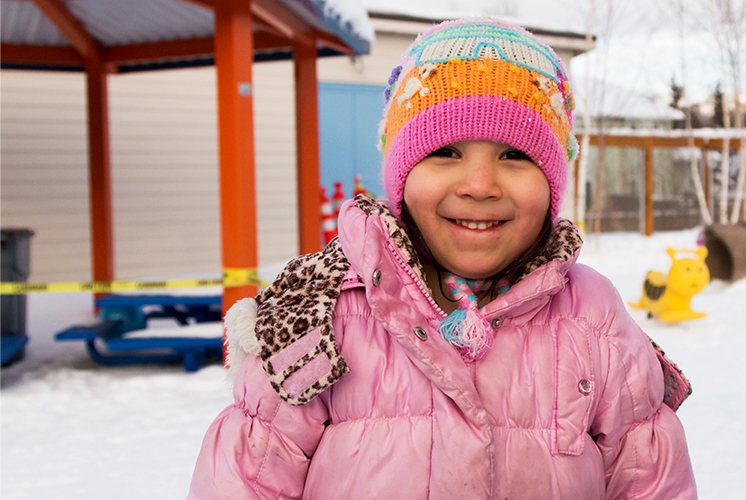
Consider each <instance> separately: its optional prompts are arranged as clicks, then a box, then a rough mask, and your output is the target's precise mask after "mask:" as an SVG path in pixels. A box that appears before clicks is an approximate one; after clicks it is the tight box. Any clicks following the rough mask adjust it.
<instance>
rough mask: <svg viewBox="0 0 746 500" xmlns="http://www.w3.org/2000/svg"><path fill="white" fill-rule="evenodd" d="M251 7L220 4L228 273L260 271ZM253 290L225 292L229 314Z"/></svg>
mask: <svg viewBox="0 0 746 500" xmlns="http://www.w3.org/2000/svg"><path fill="white" fill-rule="evenodd" d="M252 61H253V42H252V33H251V2H250V1H249V0H221V1H216V2H215V66H216V68H217V87H218V88H217V90H218V138H219V139H218V141H219V142H218V150H219V153H218V156H219V162H220V197H221V200H220V204H221V207H220V213H221V215H220V217H221V219H220V220H221V230H222V244H223V245H222V259H223V267H224V268H239V269H252V268H256V267H257V263H258V255H257V254H258V252H257V244H256V242H257V234H256V194H255V173H254V105H253V97H252V93H253V82H252V77H251V74H252V68H251V66H252ZM256 293H257V288H256V287H255V286H251V285H244V286H238V287H230V288H225V289H224V292H223V312H224V313H225V311H227V310H228V309H229V308H230V307H231V306H232V305H233V304H234V303H235V302H236V301H237V300H240V299H242V298H244V297H253V296H254V295H256Z"/></svg>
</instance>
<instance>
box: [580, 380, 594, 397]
mask: <svg viewBox="0 0 746 500" xmlns="http://www.w3.org/2000/svg"><path fill="white" fill-rule="evenodd" d="M578 390H579V391H580V394H582V395H583V396H588V395H589V394H590V393H591V391H592V390H593V382H591V381H590V380H586V379H583V380H581V381H580V382H578Z"/></svg>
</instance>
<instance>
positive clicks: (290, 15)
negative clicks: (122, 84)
mask: <svg viewBox="0 0 746 500" xmlns="http://www.w3.org/2000/svg"><path fill="white" fill-rule="evenodd" d="M0 7H1V8H2V11H1V12H0V15H1V16H2V27H1V28H2V47H1V48H0V50H1V57H2V64H3V68H25V69H41V68H45V69H49V68H54V69H62V70H74V71H84V72H85V75H86V84H87V122H88V157H89V192H90V212H91V241H92V254H91V255H92V275H93V280H94V281H111V280H113V279H114V278H115V277H114V252H113V240H114V235H113V231H112V203H111V173H110V144H109V140H110V135H109V116H108V102H107V96H108V92H107V91H108V81H107V75H109V74H112V73H117V72H119V73H121V72H131V71H144V70H154V69H162V68H173V67H182V66H199V65H206V64H213V63H214V64H215V66H216V70H217V99H218V137H219V143H218V149H219V169H220V199H221V217H220V220H221V229H222V231H221V234H222V236H221V238H222V262H223V267H224V268H231V269H252V268H255V267H256V266H257V251H256V245H257V242H256V239H257V238H256V201H255V184H254V142H253V137H254V129H253V85H252V62H256V61H271V60H278V59H287V58H292V60H293V62H294V79H295V94H296V99H295V102H296V110H295V111H296V124H297V125H296V126H297V134H296V137H297V148H296V149H297V174H298V175H297V187H296V189H297V198H298V206H299V209H298V214H299V219H300V220H299V223H298V227H299V250H300V252H310V251H316V250H318V249H319V247H320V238H319V234H320V227H319V211H320V210H319V208H320V207H319V196H318V185H319V167H318V119H317V114H318V109H317V81H316V58H317V56H320V55H338V54H348V55H358V54H365V53H367V52H368V50H369V47H370V42H371V38H372V37H370V36H365V34H364V33H365V32H366V23H367V17H366V16H365V15H364V13H363V16H359V15H358V16H356V15H355V14H354V9H350V8H349V6H347V7H345V3H344V2H336V3H334V2H326V4H324V3H313V2H311V1H308V0H306V1H301V0H128V1H126V2H121V1H117V0H67V1H65V0H33V1H31V0H3V1H2V2H0ZM335 7H336V8H337V10H335V9H334V8H335ZM351 10H352V11H353V15H352V17H351V18H350V14H349V12H350V11H351ZM361 33H363V34H361ZM253 293H254V290H252V289H251V287H248V286H242V287H235V288H227V289H226V290H225V297H224V304H227V305H230V304H232V303H233V302H234V301H235V300H237V299H239V298H241V297H244V296H247V295H252V294H253Z"/></svg>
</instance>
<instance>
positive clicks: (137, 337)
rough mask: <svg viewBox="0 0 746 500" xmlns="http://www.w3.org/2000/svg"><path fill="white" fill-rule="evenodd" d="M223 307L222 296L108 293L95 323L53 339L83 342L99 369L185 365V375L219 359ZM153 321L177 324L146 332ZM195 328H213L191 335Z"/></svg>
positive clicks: (103, 299)
mask: <svg viewBox="0 0 746 500" xmlns="http://www.w3.org/2000/svg"><path fill="white" fill-rule="evenodd" d="M221 304H222V296H221V295H188V296H187V295H184V296H179V295H124V294H122V295H119V294H111V295H107V296H104V297H101V298H99V299H98V300H96V306H97V307H99V308H100V312H99V315H98V318H97V319H96V320H95V321H93V322H90V323H87V324H80V325H74V326H71V327H69V328H67V329H65V330H63V331H61V332H59V333H57V334H56V335H55V340H56V341H62V342H65V341H84V342H85V345H86V350H87V351H88V354H89V355H90V356H91V359H93V360H94V361H96V362H98V363H101V364H103V365H109V366H116V365H125V364H135V363H167V362H174V361H183V362H184V368H185V369H186V370H187V371H190V372H191V371H196V370H199V369H200V368H201V367H202V366H203V365H204V364H205V363H206V361H207V359H208V358H209V357H222V352H223V335H222V324H221V323H220V321H221V315H222V310H221ZM156 318H157V319H163V318H169V319H172V320H174V321H175V323H176V324H177V325H179V326H178V327H177V328H175V329H173V328H172V329H162V328H147V326H148V320H151V319H156ZM199 324H204V326H208V327H210V326H212V327H214V328H207V329H205V328H204V327H203V328H197V329H196V330H197V331H196V332H195V328H192V326H194V325H199ZM213 330H214V331H213ZM100 345H103V346H105V348H106V349H105V350H101V349H100V347H99V346H100Z"/></svg>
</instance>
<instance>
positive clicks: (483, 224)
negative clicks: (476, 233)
mask: <svg viewBox="0 0 746 500" xmlns="http://www.w3.org/2000/svg"><path fill="white" fill-rule="evenodd" d="M456 222H458V223H459V224H461V225H462V226H464V227H466V228H469V229H487V228H488V227H492V226H494V225H495V224H496V222H474V221H465V220H458V219H456Z"/></svg>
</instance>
